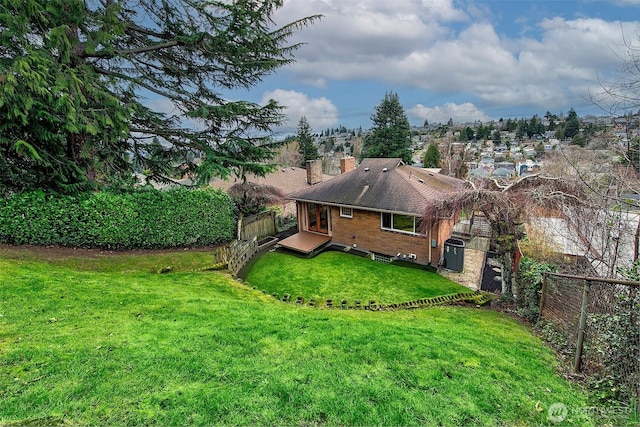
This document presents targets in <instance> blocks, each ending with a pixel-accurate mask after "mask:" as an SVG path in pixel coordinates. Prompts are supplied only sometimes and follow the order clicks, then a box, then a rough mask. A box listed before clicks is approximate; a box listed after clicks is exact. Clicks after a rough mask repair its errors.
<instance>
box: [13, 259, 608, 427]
mask: <svg viewBox="0 0 640 427" xmlns="http://www.w3.org/2000/svg"><path fill="white" fill-rule="evenodd" d="M128 258H129V259H127V260H124V259H123V260H122V269H121V270H120V271H119V270H118V268H117V262H116V261H114V259H110V260H109V261H108V262H106V261H105V262H106V264H108V266H103V267H102V268H101V267H100V265H99V264H100V262H99V261H98V260H96V259H92V260H90V262H89V264H91V265H92V266H93V268H96V270H97V271H96V272H91V271H88V269H86V268H85V263H84V262H83V261H82V259H69V260H66V261H65V260H63V261H57V262H52V261H49V262H44V261H40V260H37V259H32V258H30V257H25V256H22V255H21V256H19V257H14V256H13V253H12V252H11V251H6V250H5V251H3V250H1V249H0V425H87V424H90V425H145V426H146V425H161V426H166V425H234V426H235V425H359V426H365V425H421V426H424V425H445V426H446V425H451V426H459V425H541V424H549V420H548V418H547V413H548V409H549V407H550V406H551V405H552V404H554V403H556V402H562V403H564V404H565V405H566V406H567V408H568V410H569V412H568V418H567V420H566V421H565V424H571V425H595V424H597V423H596V422H595V421H593V420H590V419H589V418H587V415H585V414H584V413H582V412H580V411H579V410H578V408H582V407H585V406H588V398H587V395H586V394H585V392H584V391H582V390H580V389H578V388H577V387H575V386H573V385H571V384H569V383H568V382H567V381H566V380H564V379H562V378H560V377H558V376H556V375H555V373H554V368H555V366H556V360H555V357H554V355H553V354H552V352H551V351H550V350H549V349H548V348H546V347H545V346H543V345H542V343H541V342H540V340H539V339H537V338H536V337H534V336H532V334H531V333H530V331H529V330H528V329H527V328H525V327H523V326H522V325H520V324H519V323H517V322H515V321H513V320H512V319H510V318H508V317H506V316H504V315H501V314H499V313H496V312H492V311H488V310H478V309H474V308H461V307H438V308H432V309H424V310H415V311H397V312H368V311H348V310H347V311H343V310H318V309H314V308H310V307H306V306H295V305H290V304H284V303H281V302H278V301H275V300H274V299H272V298H270V297H267V296H265V295H263V294H262V293H260V292H256V291H254V290H252V289H250V288H248V287H247V286H243V285H240V284H238V283H237V282H235V281H233V280H231V279H230V278H229V277H228V276H227V275H226V274H222V273H219V272H197V271H191V272H188V271H185V270H192V269H194V267H192V266H193V265H194V264H197V263H198V262H197V261H194V259H193V256H192V255H191V254H190V253H179V252H178V253H175V254H172V255H171V256H170V258H171V262H172V265H173V266H174V267H175V269H176V270H177V271H182V272H178V273H170V274H155V273H151V272H150V271H156V270H158V269H160V268H163V267H165V265H164V264H165V263H166V260H165V259H162V260H161V261H160V262H159V263H158V264H157V265H155V266H153V265H152V264H153V262H150V261H149V258H147V257H146V256H144V255H130V256H129V257H128ZM136 260H137V261H139V263H138V264H139V265H141V266H142V267H141V268H140V269H136V268H135V265H136ZM203 261H204V262H206V260H203ZM183 262H184V264H188V265H189V267H184V268H183V267H182V265H183ZM194 270H197V268H195V269H194ZM407 297H409V294H407Z"/></svg>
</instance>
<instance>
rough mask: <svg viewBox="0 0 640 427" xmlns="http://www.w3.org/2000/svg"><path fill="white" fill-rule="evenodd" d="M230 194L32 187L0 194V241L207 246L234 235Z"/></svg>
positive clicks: (131, 246)
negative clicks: (70, 192) (65, 191)
mask: <svg viewBox="0 0 640 427" xmlns="http://www.w3.org/2000/svg"><path fill="white" fill-rule="evenodd" d="M235 226H236V213H235V208H234V205H233V202H232V200H231V198H230V197H229V196H228V195H227V194H226V193H224V192H222V191H219V190H213V189H199V190H188V189H184V188H177V189H172V190H168V191H158V190H152V189H142V190H138V191H133V192H127V193H110V192H97V193H87V194H82V195H79V196H65V195H60V194H54V193H45V192H42V191H34V192H28V193H22V194H16V195H13V196H11V197H9V198H6V199H0V243H8V244H14V245H24V244H30V245H57V246H68V247H84V248H99V249H162V248H174V247H186V246H190V247H194V246H207V245H214V244H219V243H224V242H228V241H230V240H232V239H233V238H234V234H235Z"/></svg>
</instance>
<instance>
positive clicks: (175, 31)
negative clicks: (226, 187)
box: [0, 0, 318, 192]
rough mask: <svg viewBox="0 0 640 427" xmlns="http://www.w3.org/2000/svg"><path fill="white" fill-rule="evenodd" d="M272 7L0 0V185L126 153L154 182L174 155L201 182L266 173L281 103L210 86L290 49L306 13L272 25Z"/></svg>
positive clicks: (61, 177)
mask: <svg viewBox="0 0 640 427" xmlns="http://www.w3.org/2000/svg"><path fill="white" fill-rule="evenodd" d="M280 6H282V0H263V1H253V0H237V1H233V2H229V1H223V0H219V1H215V0H172V1H166V0H146V1H143V2H141V1H139V0H119V1H115V0H103V1H89V0H0V10H1V11H2V13H0V28H2V31H0V80H1V81H2V84H0V170H1V171H2V172H0V188H3V189H9V190H8V191H22V190H25V189H29V188H53V189H55V190H59V191H67V192H76V191H82V190H84V189H88V188H95V187H96V186H97V185H98V184H100V183H103V182H106V181H108V180H109V179H112V178H113V177H130V176H131V174H132V171H133V166H134V165H137V167H138V168H139V169H142V170H146V171H147V173H148V176H149V177H150V178H151V179H154V180H159V181H163V180H167V179H168V178H170V177H171V176H172V174H173V173H175V172H176V171H177V166H178V165H180V166H181V167H182V168H183V169H181V171H182V172H183V173H185V172H189V173H191V174H192V176H196V177H198V178H199V181H200V182H203V183H204V182H208V181H209V179H210V178H211V177H213V176H226V175H228V174H230V173H231V172H232V171H235V172H237V173H238V174H240V175H242V176H244V174H245V173H246V172H253V173H258V174H264V173H266V172H267V171H268V170H269V169H271V168H272V167H271V166H270V165H268V160H269V159H271V158H272V157H273V156H274V154H275V152H274V148H276V147H277V146H278V145H279V144H276V143H274V142H273V141H272V140H271V138H270V129H271V128H272V126H274V125H277V124H279V123H280V122H281V121H282V118H283V115H282V107H280V106H279V105H278V104H277V103H276V102H275V101H269V102H267V103H266V105H259V104H255V103H251V102H245V101H229V100H228V99H225V98H224V97H223V96H222V95H221V94H219V93H218V92H217V90H223V89H224V90H226V89H234V88H250V87H252V86H253V85H255V84H257V83H258V82H260V81H261V80H262V79H263V78H264V77H266V76H268V75H269V74H271V73H273V72H274V71H275V70H276V69H278V68H279V67H281V66H283V65H286V64H289V63H290V62H292V61H293V56H292V54H293V52H294V51H295V50H296V49H297V48H298V47H299V46H300V45H299V44H295V43H294V44H289V43H288V40H289V39H290V38H291V36H292V35H293V34H294V33H295V32H296V31H297V30H298V29H300V28H301V27H303V26H305V25H308V24H310V23H311V22H313V21H314V20H315V19H316V18H318V16H312V17H307V18H303V19H300V20H297V21H294V22H292V23H289V24H286V25H284V26H282V27H274V24H273V19H272V18H273V15H274V12H275V11H276V9H278V8H279V7H280ZM149 98H152V99H151V102H149V101H148V99H149ZM154 106H158V107H154ZM159 106H162V108H160V107H159ZM167 106H169V107H170V108H167ZM167 110H168V111H169V112H165V111H167ZM187 123H191V124H187ZM258 135H259V136H258ZM196 157H198V158H199V159H200V162H199V163H198V164H197V165H196V164H195V163H194V162H193V159H194V158H196Z"/></svg>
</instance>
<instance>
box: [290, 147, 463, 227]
mask: <svg viewBox="0 0 640 427" xmlns="http://www.w3.org/2000/svg"><path fill="white" fill-rule="evenodd" d="M463 185H464V181H461V180H459V179H457V178H452V177H449V176H445V175H441V174H435V173H433V172H429V171H427V170H424V169H421V168H418V167H415V166H407V165H405V164H404V163H402V160H401V159H384V158H383V159H377V158H376V159H373V158H371V159H364V160H363V161H362V163H361V164H360V166H358V167H357V168H356V169H354V170H352V171H351V172H347V173H345V174H342V175H339V176H337V177H335V178H333V179H332V180H330V181H327V182H322V183H319V184H316V185H314V186H311V187H309V188H307V189H304V190H301V191H298V192H295V193H293V194H291V195H290V196H289V198H291V199H294V200H300V201H308V202H317V203H326V204H333V205H342V206H352V207H359V208H365V209H371V210H378V211H390V212H402V213H408V214H415V215H422V213H423V212H424V209H425V207H426V205H427V204H428V202H429V201H432V200H435V199H437V198H439V197H441V196H442V195H443V194H445V193H449V192H454V191H458V190H459V189H460V188H462V187H463Z"/></svg>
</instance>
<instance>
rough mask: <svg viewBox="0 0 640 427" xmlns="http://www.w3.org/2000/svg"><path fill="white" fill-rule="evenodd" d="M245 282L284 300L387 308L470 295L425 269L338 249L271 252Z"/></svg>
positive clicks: (444, 278)
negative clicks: (302, 255)
mask: <svg viewBox="0 0 640 427" xmlns="http://www.w3.org/2000/svg"><path fill="white" fill-rule="evenodd" d="M246 281H247V283H248V284H249V285H251V286H255V287H257V288H258V289H260V290H265V291H267V292H268V293H276V294H278V295H279V296H282V295H284V294H290V295H291V296H292V297H297V296H302V297H304V298H305V299H306V300H308V299H310V298H316V299H319V300H326V299H333V300H335V301H340V300H343V299H346V300H347V301H349V302H353V301H356V300H360V301H368V300H375V301H376V302H378V303H386V304H388V303H400V302H405V301H412V300H416V299H419V298H429V297H435V296H439V295H449V294H455V293H457V292H471V290H470V289H469V288H466V287H464V286H462V285H459V284H458V283H455V282H453V281H451V280H449V279H447V278H446V277H443V276H440V275H439V274H436V273H431V272H429V271H426V270H423V269H417V268H411V267H402V266H397V265H391V264H385V263H382V262H376V261H372V260H370V259H368V258H362V257H359V256H356V255H351V254H348V253H344V252H337V251H328V252H323V253H321V254H319V255H318V256H316V257H314V258H309V259H305V258H300V257H297V256H295V255H292V254H289V253H285V252H277V251H275V252H268V253H265V254H264V255H263V256H262V257H261V258H260V259H259V260H257V261H256V263H255V264H254V265H253V267H252V268H251V271H250V272H249V274H248V275H247V278H246Z"/></svg>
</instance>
